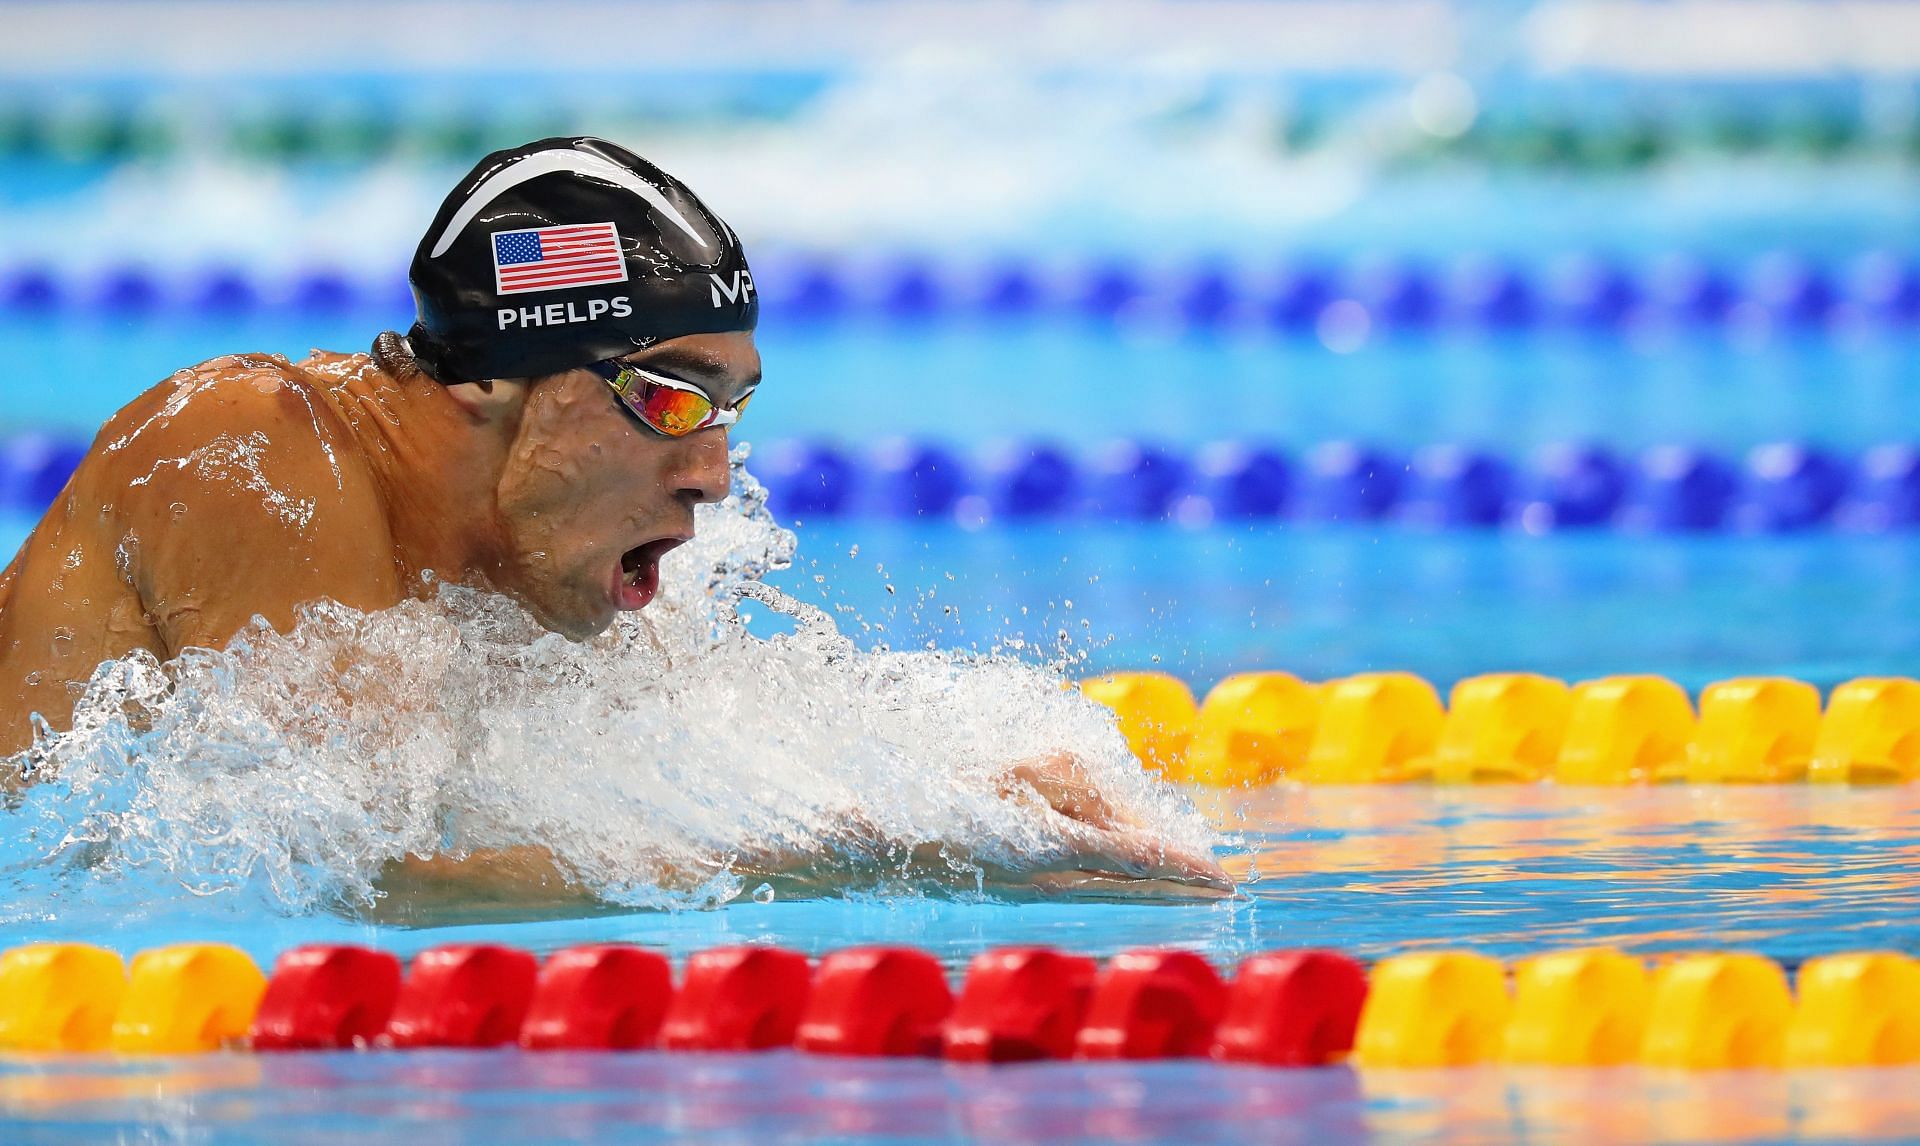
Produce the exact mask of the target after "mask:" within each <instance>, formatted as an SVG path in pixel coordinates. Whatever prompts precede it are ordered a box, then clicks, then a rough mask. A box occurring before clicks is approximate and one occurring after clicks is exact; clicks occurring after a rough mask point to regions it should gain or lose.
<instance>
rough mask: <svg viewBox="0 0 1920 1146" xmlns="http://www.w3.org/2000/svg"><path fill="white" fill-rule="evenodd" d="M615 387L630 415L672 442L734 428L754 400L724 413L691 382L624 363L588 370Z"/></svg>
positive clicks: (597, 365) (744, 400)
mask: <svg viewBox="0 0 1920 1146" xmlns="http://www.w3.org/2000/svg"><path fill="white" fill-rule="evenodd" d="M587 369H588V370H591V371H593V372H594V373H595V374H598V375H599V376H600V377H601V378H603V379H605V380H606V383H607V385H608V386H611V387H613V393H614V396H615V397H616V398H618V399H620V405H621V406H623V407H625V408H626V411H627V413H629V414H632V415H633V416H634V417H635V418H638V419H639V420H640V423H641V424H642V425H644V426H646V427H647V428H648V429H650V430H652V431H654V432H655V433H659V434H664V435H666V436H667V437H669V438H684V437H686V436H687V435H688V434H691V433H694V432H696V431H699V430H704V429H706V428H707V427H708V426H731V425H733V424H734V423H735V422H737V421H739V420H740V414H741V412H742V411H744V410H745V409H746V408H747V402H748V401H750V400H751V399H752V398H753V395H751V394H748V395H747V396H746V397H745V398H742V399H740V400H739V401H738V402H735V403H734V404H733V405H732V407H730V408H728V409H724V410H723V409H721V408H720V407H719V406H717V405H715V404H714V401H713V399H712V398H710V397H708V395H707V392H706V391H705V390H702V389H700V387H698V386H695V385H694V384H693V383H691V382H682V381H681V380H680V379H678V378H669V377H667V376H666V375H664V374H655V373H654V372H653V371H651V370H642V369H641V368H640V367H638V366H633V365H630V364H628V363H625V362H617V361H614V360H611V359H609V360H607V361H605V362H595V363H593V364H592V365H590V366H588V367H587Z"/></svg>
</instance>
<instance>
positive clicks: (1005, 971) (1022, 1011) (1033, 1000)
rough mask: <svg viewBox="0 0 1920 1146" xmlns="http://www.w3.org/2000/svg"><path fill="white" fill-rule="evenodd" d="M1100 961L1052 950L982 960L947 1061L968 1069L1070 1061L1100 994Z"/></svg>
mask: <svg viewBox="0 0 1920 1146" xmlns="http://www.w3.org/2000/svg"><path fill="white" fill-rule="evenodd" d="M1096 970H1097V968H1096V967H1095V965H1094V961H1093V960H1092V959H1090V958H1088V957H1086V956H1085V955H1068V954H1066V953H1065V952H1061V951H1056V950H1054V949H1053V948H1051V947H1000V948H996V949H994V950H992V951H986V952H983V953H981V954H980V955H977V956H975V957H974V960H973V962H972V963H971V964H969V965H968V967H967V980H966V982H965V983H964V984H963V985H962V986H961V988H960V998H959V1000H958V1001H957V1002H956V1003H955V1004H954V1007H953V1017H952V1018H951V1019H949V1020H947V1030H946V1039H945V1050H946V1056H947V1057H948V1058H950V1059H955V1060H957V1061H961V1062H1024V1061H1029V1060H1032V1059H1046V1058H1067V1057H1070V1056H1071V1055H1072V1054H1073V1039H1074V1035H1075V1034H1076V1033H1077V1032H1078V1031H1079V1029H1080V1020H1081V1018H1082V1017H1083V1016H1084V1015H1085V1014H1086V1010H1087V999H1088V996H1089V995H1090V994H1091V993H1092V991H1093V980H1094V974H1095V972H1096Z"/></svg>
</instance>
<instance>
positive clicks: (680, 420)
mask: <svg viewBox="0 0 1920 1146" xmlns="http://www.w3.org/2000/svg"><path fill="white" fill-rule="evenodd" d="M639 413H640V416H641V417H642V418H645V419H646V420H647V424H648V425H650V426H652V427H653V428H654V429H656V430H659V431H660V432H661V433H663V434H667V435H669V436H671V437H675V438H677V437H680V436H681V435H683V434H691V433H693V432H694V431H695V430H698V429H700V428H701V427H702V426H705V425H706V424H707V423H708V422H709V421H711V420H712V419H713V403H712V402H710V401H708V400H707V396H706V395H705V394H696V393H694V392H693V391H692V390H676V389H674V388H673V387H671V386H662V385H660V384H659V383H658V382H647V383H645V384H644V386H643V388H642V390H641V392H640V411H639Z"/></svg>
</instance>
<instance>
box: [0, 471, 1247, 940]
mask: <svg viewBox="0 0 1920 1146" xmlns="http://www.w3.org/2000/svg"><path fill="white" fill-rule="evenodd" d="M743 459H744V451H742V452H740V453H739V454H738V455H737V456H736V467H735V468H736V476H735V489H736V495H735V496H734V497H731V498H729V499H728V500H727V502H725V503H724V504H722V505H719V506H712V507H702V508H701V510H700V512H699V516H698V527H699V537H698V538H697V539H696V540H695V541H694V542H693V543H691V544H689V545H687V546H684V547H682V548H681V549H679V550H677V551H675V552H674V553H672V554H670V555H669V556H668V558H667V559H666V561H665V562H664V566H663V569H662V574H661V576H662V583H663V589H662V592H661V594H660V596H659V598H658V599H657V600H656V601H655V602H654V604H653V605H652V606H651V607H649V608H648V609H647V610H645V611H644V612H642V613H638V614H626V615H624V616H623V617H622V619H621V620H620V622H619V623H618V624H617V625H616V627H615V628H614V629H613V630H612V631H610V632H609V633H607V634H605V635H604V636H602V637H601V638H599V639H596V640H595V641H592V642H589V643H586V644H574V643H571V642H569V641H567V640H565V639H563V638H561V637H559V636H556V635H553V634H550V633H546V632H543V631H542V630H540V629H539V627H538V626H537V625H536V624H535V623H534V621H533V620H532V619H531V618H530V617H529V616H528V615H527V614H526V613H525V611H524V610H522V609H521V608H519V607H518V606H517V605H516V604H514V603H513V602H511V601H509V600H507V599H504V598H501V597H498V596H494V595H491V594H486V593H481V592H477V591H475V590H472V589H468V588H461V587H454V586H447V587H443V588H442V589H441V590H440V592H439V593H438V595H437V596H436V597H435V598H434V599H431V600H415V601H408V602H405V603H403V604H401V605H399V606H397V607H395V608H392V609H388V610H385V611H382V612H379V613H374V614H362V613H358V612H355V611H353V610H350V609H346V608H343V607H340V606H337V605H333V604H320V605H316V606H313V607H310V608H308V609H307V610H306V611H305V613H304V615H303V617H302V619H301V621H300V623H299V624H298V626H297V627H296V628H295V630H294V631H293V632H292V633H290V634H284V635H283V634H278V633H275V632H273V631H272V630H271V629H268V628H266V627H265V626H264V625H258V626H256V627H255V628H253V629H251V630H249V631H247V632H245V633H243V634H242V635H241V637H239V638H237V639H236V640H235V641H234V643H233V644H232V646H231V647H230V648H229V649H228V650H227V651H225V652H217V653H216V652H206V651H193V652H189V653H188V654H186V655H184V656H182V657H180V658H179V659H177V660H176V661H174V662H172V663H169V664H165V665H162V664H159V663H156V662H155V661H154V659H153V658H151V657H149V656H145V655H135V656H131V657H128V658H126V659H125V660H122V661H119V662H115V663H109V664H107V665H103V666H101V668H100V670H99V671H98V673H97V674H96V675H95V677H94V678H93V680H92V682H91V684H90V685H89V687H88V690H87V694H86V697H85V698H84V699H83V700H82V702H81V703H80V705H79V706H78V708H77V710H76V716H75V723H74V728H73V731H71V732H69V733H66V734H61V735H51V734H49V735H46V736H44V737H43V738H42V739H41V741H40V742H39V743H38V744H37V745H36V746H35V748H34V749H33V750H31V751H30V753H29V754H28V756H29V758H30V762H31V767H32V768H33V770H34V773H35V779H36V780H37V784H36V786H35V787H34V788H33V789H32V790H31V791H30V793H29V795H28V796H27V798H26V800H25V801H24V805H23V807H22V808H21V809H20V810H19V812H18V813H16V816H15V817H13V818H14V819H16V821H21V822H19V823H17V824H16V829H17V830H16V831H15V832H14V833H13V834H12V838H11V840H10V841H9V846H8V849H7V851H8V856H7V858H8V859H9V860H10V861H12V862H11V863H10V864H9V866H10V867H12V869H13V870H14V871H15V872H16V873H18V872H20V871H22V870H23V865H24V867H25V868H30V869H34V870H37V871H38V872H41V873H45V872H46V871H48V870H54V871H57V872H60V873H62V874H60V875H59V876H57V877H56V878H58V879H60V880H63V881H67V882H69V883H71V882H73V881H78V882H79V883H80V884H82V885H83V886H84V885H90V884H99V883H101V882H102V881H108V882H111V881H113V880H116V879H134V880H137V881H138V882H140V883H142V884H150V883H151V882H152V881H153V880H154V879H155V878H156V877H163V878H164V879H166V880H177V881H178V882H179V883H180V884H182V885H184V886H185V887H187V888H189V889H191V890H193V891H195V892H199V893H204V894H221V893H227V892H232V891H236V890H238V889H242V888H251V889H253V892H254V894H258V895H262V896H264V897H265V898H266V899H267V900H268V901H269V902H270V903H272V904H273V905H275V906H276V907H277V908H279V909H281V910H286V911H293V912H306V911H313V910H319V909H327V908H338V907H346V908H350V909H352V908H359V907H364V906H366V905H368V904H369V903H370V902H372V900H373V898H374V897H375V896H376V894H377V893H376V880H377V878H378V876H379V874H380V872H381V870H382V869H383V867H384V866H385V865H386V864H388V863H389V862H390V861H393V860H396V859H398V858H400V857H402V856H405V855H407V854H409V853H413V854H422V855H425V854H436V853H438V854H461V853H464V852H466V851H468V850H470V849H475V848H498V847H509V846H514V845H537V846H541V847H545V848H547V849H550V850H551V851H552V852H553V854H554V855H555V856H556V857H557V858H558V859H559V861H560V862H561V864H562V865H563V866H565V867H566V868H568V869H570V870H571V871H572V872H573V873H574V874H575V875H577V877H578V878H579V880H580V881H581V882H582V883H584V884H585V885H586V886H588V887H589V888H591V889H592V890H593V891H594V892H595V893H597V894H598V895H599V896H600V897H602V898H604V899H607V900H609V901H612V902H615V903H622V904H631V905H659V906H702V905H710V904H716V903H721V902H725V901H727V900H729V899H731V898H733V897H735V896H738V895H741V894H743V893H744V892H745V890H746V889H749V888H753V887H757V886H758V885H759V884H760V883H761V881H762V875H761V872H762V871H763V870H764V869H769V868H779V869H788V870H791V871H794V872H796V873H797V875H798V886H799V887H800V888H801V890H802V891H803V892H811V893H814V894H821V893H832V892H837V891H842V890H848V891H861V892H879V893H882V894H892V893H919V892H921V891H924V890H927V889H930V888H931V889H939V890H943V891H945V892H948V893H958V894H969V893H972V892H976V891H978V890H979V889H981V888H983V887H985V886H986V884H987V883H988V882H990V877H991V875H992V873H994V872H996V871H1002V872H1005V871H1013V872H1018V871H1023V870H1034V869H1042V868H1046V867H1048V866H1049V865H1056V864H1062V863H1063V862H1064V861H1066V860H1067V859H1068V857H1070V856H1071V855H1072V854H1073V851H1074V847H1075V842H1074V838H1073V837H1074V832H1073V829H1072V827H1071V825H1069V824H1067V822H1066V821H1065V820H1063V819H1062V818H1061V817H1059V816H1058V815H1056V814H1054V813H1053V812H1051V811H1050V810H1048V809H1046V808H1045V807H1043V806H1041V805H1040V804H1039V802H1038V801H1035V800H1020V799H1008V798H1005V797H1004V796H1003V795H1002V792H1001V783H1000V780H999V774H1000V771H1001V769H1002V768H1003V767H1004V766H1005V765H1006V764H1007V763H1009V762H1011V761H1013V760H1017V759H1020V758H1023V757H1027V756H1032V755H1035V754H1038V753H1043V752H1047V751H1051V750H1055V749H1069V750H1072V751H1073V752H1075V753H1077V754H1078V755H1079V756H1080V757H1081V758H1082V759H1083V760H1084V761H1085V762H1086V764H1087V767H1088V768H1089V770H1090V771H1091V773H1092V775H1093V777H1094V778H1095V780H1096V782H1097V783H1098V785H1099V786H1100V787H1101V788H1102V789H1103V790H1104V791H1105V792H1106V793H1107V794H1108V796H1109V797H1110V798H1111V799H1113V800H1114V801H1115V802H1116V803H1118V804H1120V805H1122V806H1123V807H1125V808H1126V809H1128V810H1129V811H1130V812H1131V814H1132V815H1133V817H1135V818H1137V819H1138V820H1139V821H1140V822H1141V823H1142V824H1144V825H1145V827H1146V828H1147V830H1148V831H1149V832H1150V833H1154V834H1157V835H1159V836H1160V837H1162V838H1163V839H1164V840H1165V841H1166V842H1167V843H1168V844H1170V845H1172V846H1175V847H1179V848H1181V849H1185V850H1199V851H1202V852H1204V851H1205V849H1206V848H1207V847H1208V846H1209V844H1210V843H1211V842H1212V835H1211V832H1210V829H1209V828H1208V827H1207V826H1206V825H1205V823H1204V821H1203V820H1202V819H1201V817H1200V816H1199V815H1198V814H1197V813H1196V812H1195V811H1194V810H1193V808H1192V806H1191V805H1190V803H1188V802H1187V801H1186V799H1185V798H1184V797H1183V796H1181V795H1180V794H1178V793H1177V792H1176V791H1175V790H1173V789H1172V788H1170V787H1168V786H1166V785H1164V784H1161V783H1159V782H1157V781H1154V780H1152V779H1150V778H1148V777H1147V776H1145V775H1144V774H1143V773H1142V772H1141V770H1140V768H1139V766H1138V765H1137V764H1136V763H1135V762H1134V761H1133V759H1132V757H1131V756H1129V755H1128V753H1127V751H1126V748H1125V745H1124V743H1123V742H1122V741H1121V739H1120V737H1119V735H1118V733H1117V732H1116V731H1115V728H1114V726H1113V722H1112V720H1111V718H1110V717H1109V716H1108V714H1107V713H1106V712H1105V710H1103V709H1101V708H1099V707H1098V706H1096V705H1094V704H1092V703H1090V702H1088V701H1086V700H1084V699H1082V698H1081V697H1080V696H1079V695H1078V694H1077V693H1076V692H1074V691H1072V690H1070V689H1068V688H1066V687H1065V683H1066V682H1065V680H1064V678H1063V677H1062V676H1061V675H1060V673H1059V672H1058V671H1056V670H1055V669H1052V668H1049V667H1046V666H1040V665H1035V664H1032V663H1026V662H1022V661H1019V660H1016V659H1013V658H1012V657H1008V656H988V655H981V654H961V653H953V652H937V651H935V652H929V651H918V652H894V651H886V650H879V651H863V650H860V649H858V648H856V647H855V646H854V644H853V643H852V642H851V641H849V640H848V639H847V638H846V637H844V636H842V635H841V634H840V633H839V632H838V631H837V629H836V628H835V627H834V624H833V621H832V620H831V618H829V617H828V616H827V615H826V614H825V613H822V612H820V611H819V610H817V609H812V608H810V607H808V606H805V605H803V604H801V603H799V602H797V601H793V600H792V599H791V598H788V597H786V596H785V595H784V594H782V593H780V592H779V591H778V590H776V589H773V588H771V587H770V586H767V585H765V584H763V583H761V582H760V578H761V577H763V576H764V575H765V574H767V573H768V572H770V571H772V570H775V569H779V568H784V567H785V566H786V565H788V564H789V563H790V561H791V559H792V556H793V552H794V547H795V541H794V537H793V535H792V534H791V533H789V532H788V531H786V530H784V529H782V528H780V527H779V525H778V524H777V523H775V522H774V521H773V519H772V518H771V517H770V516H769V515H768V514H767V512H766V510H765V509H764V504H763V503H764V497H763V495H762V494H761V492H760V489H759V487H758V485H757V484H756V483H754V482H753V480H752V479H751V477H749V476H748V475H747V474H746V473H745V470H744V468H742V467H741V465H740V462H741V461H742V460H743ZM742 596H748V597H752V598H754V599H756V600H758V601H760V602H762V603H764V604H766V605H768V606H769V607H771V608H773V609H774V610H776V611H779V612H783V613H786V614H787V615H789V616H792V617H794V618H795V621H796V625H795V628H794V631H793V632H790V633H785V634H781V635H777V636H773V637H771V638H766V639H763V638H760V637H758V636H755V635H753V634H752V633H750V632H749V631H748V627H747V626H746V625H744V624H742V623H741V621H740V620H739V619H738V617H737V616H736V614H735V603H736V602H737V601H738V599H739V598H740V597H742ZM95 890H102V889H98V888H96V889H95ZM90 898H94V899H98V898H99V896H98V895H92V896H90Z"/></svg>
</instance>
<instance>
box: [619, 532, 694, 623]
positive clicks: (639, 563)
mask: <svg viewBox="0 0 1920 1146" xmlns="http://www.w3.org/2000/svg"><path fill="white" fill-rule="evenodd" d="M685 541H686V538H684V537H661V538H656V539H654V540H652V541H649V542H647V543H646V544H645V545H636V546H634V547H633V548H632V549H629V550H627V551H626V552H625V553H623V554H621V555H620V575H619V578H618V580H617V582H616V584H615V587H614V603H615V604H616V605H618V606H619V607H620V608H621V609H643V608H645V607H646V605H647V602H649V601H651V600H653V595H654V594H655V593H658V592H659V591H660V559H661V558H662V557H665V556H666V555H667V554H668V553H669V552H671V551H672V550H673V549H674V548H676V547H677V546H679V545H681V544H683V543H684V542H685Z"/></svg>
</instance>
